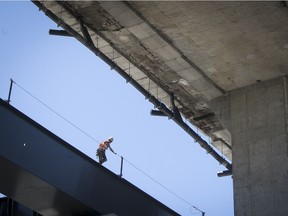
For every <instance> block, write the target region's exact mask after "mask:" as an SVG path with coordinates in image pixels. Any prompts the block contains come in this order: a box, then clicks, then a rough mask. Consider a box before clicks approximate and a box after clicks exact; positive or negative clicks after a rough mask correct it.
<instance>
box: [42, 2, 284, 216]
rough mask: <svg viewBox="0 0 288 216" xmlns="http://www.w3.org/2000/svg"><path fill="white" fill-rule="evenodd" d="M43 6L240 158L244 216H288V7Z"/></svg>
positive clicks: (239, 204) (237, 179) (238, 208)
mask: <svg viewBox="0 0 288 216" xmlns="http://www.w3.org/2000/svg"><path fill="white" fill-rule="evenodd" d="M38 3H39V4H40V5H41V6H40V8H41V9H42V10H43V11H44V12H45V13H46V14H47V13H48V12H49V13H52V14H53V15H54V16H55V17H56V18H55V19H54V21H56V22H57V24H58V25H60V26H62V27H63V28H64V27H65V25H68V26H69V28H71V29H73V30H72V31H73V36H74V37H76V38H77V39H78V40H79V41H80V42H82V43H83V41H85V37H84V36H83V32H82V31H81V25H80V23H81V22H82V23H83V24H84V25H85V26H86V27H87V28H88V31H89V35H90V36H91V39H92V42H93V43H94V45H95V46H96V47H97V48H98V49H99V50H100V51H101V52H102V53H104V54H105V55H106V56H107V57H108V58H109V59H111V60H113V62H115V64H117V66H118V67H120V68H122V69H123V70H125V71H126V72H127V74H128V75H129V76H131V77H132V78H133V79H134V80H136V82H137V83H139V84H140V85H141V86H142V87H143V88H145V89H146V90H147V91H149V92H151V94H152V95H153V96H155V98H157V99H159V100H160V101H162V102H163V103H164V104H165V105H167V107H169V108H171V109H172V108H173V107H172V103H171V101H170V98H171V94H173V95H174V96H175V104H176V106H177V107H178V109H179V111H180V112H181V115H182V116H183V117H184V118H185V119H187V121H188V122H190V123H192V124H193V125H195V126H196V127H198V128H199V129H200V130H202V131H203V132H204V133H206V134H207V135H208V136H210V137H211V140H212V144H213V145H214V146H215V147H216V148H217V149H218V150H219V151H221V153H223V155H224V156H225V157H226V158H228V159H229V160H231V161H232V160H233V179H234V191H235V196H234V199H235V215H237V216H238V215H240V216H242V215H261V216H263V215H287V212H288V209H287V207H286V206H285V204H287V203H288V200H287V199H288V198H287V197H288V193H287V188H288V186H287V185H288V184H287V183H288V182H287V175H288V174H287V166H288V165H287V164H288V163H287V141H286V136H287V130H286V128H287V121H286V120H287V107H288V105H287V92H286V89H287V84H286V78H284V79H283V77H285V76H287V75H288V61H287V59H288V25H287V21H288V7H287V1H282V2H276V1H263V2H261V1H255V2H245V1H203V2H202V1H169V2H162V1H153V2H151V1H148V2H145V1H132V2H120V1H115V2H110V1H69V2H68V1H67V2H66V1H65V2H61V1H39V2H38ZM38 7H39V5H38ZM64 29H65V28H64ZM87 47H88V48H89V46H87ZM232 153H233V157H232Z"/></svg>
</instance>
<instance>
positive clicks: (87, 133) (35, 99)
mask: <svg viewBox="0 0 288 216" xmlns="http://www.w3.org/2000/svg"><path fill="white" fill-rule="evenodd" d="M12 82H13V83H14V84H16V85H17V86H18V87H19V88H20V89H22V90H23V91H24V92H26V93H27V94H29V95H30V96H31V97H33V98H34V99H35V100H37V101H38V102H39V103H41V104H42V105H43V106H45V107H46V108H47V109H49V110H50V111H52V112H53V113H54V114H56V115H57V116H59V117H60V118H62V119H63V120H64V121H66V122H67V123H69V124H70V125H72V126H73V127H74V128H76V129H77V130H79V131H80V132H82V133H83V134H85V135H86V136H88V137H90V138H91V139H93V140H94V141H96V142H97V143H100V142H99V141H98V140H96V139H95V138H94V137H92V136H91V135H89V134H88V133H86V132H85V131H83V130H82V129H81V128H79V127H78V126H76V125H75V124H73V123H72V122H71V121H69V120H68V119H66V118H65V117H63V116H62V115H60V114H59V113H57V112H56V111H55V110H53V109H52V108H51V107H49V106H48V105H47V104H45V103H43V102H42V101H41V100H39V99H38V98H37V97H35V96H34V95H33V94H31V93H30V92H28V91H27V90H26V89H24V88H23V87H22V86H20V85H19V84H17V83H16V82H15V81H14V80H13V81H12Z"/></svg>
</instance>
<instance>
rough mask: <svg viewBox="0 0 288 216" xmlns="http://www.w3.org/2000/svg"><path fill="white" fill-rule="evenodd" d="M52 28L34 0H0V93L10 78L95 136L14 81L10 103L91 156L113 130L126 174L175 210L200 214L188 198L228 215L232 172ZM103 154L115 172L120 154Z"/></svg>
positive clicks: (212, 215)
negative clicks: (226, 174)
mask: <svg viewBox="0 0 288 216" xmlns="http://www.w3.org/2000/svg"><path fill="white" fill-rule="evenodd" d="M57 28H58V27H57V25H56V24H55V23H54V22H52V21H51V20H50V19H49V18H48V17H46V16H45V15H44V13H43V12H41V11H39V10H38V9H37V7H36V6H35V5H34V4H33V3H31V2H23V1H21V2H20V1H19V2H14V1H10V2H3V1H0V58H1V64H0V97H1V98H2V99H7V97H8V90H9V85H10V78H12V79H13V80H14V81H15V82H16V83H17V84H19V85H20V86H22V87H23V88H24V89H25V90H27V91H28V92H30V93H31V94H33V95H34V96H35V97H36V98H38V99H39V100H41V101H42V102H44V103H45V104H46V105H48V106H49V107H50V108H51V109H53V110H55V111H56V112H57V113H59V114H60V115H61V116H63V117H64V118H65V119H67V120H69V121H70V122H72V123H73V124H74V125H76V126H77V127H79V128H81V130H83V131H84V132H85V133H87V134H89V135H90V136H91V137H93V139H91V137H89V136H87V135H86V134H84V133H83V132H81V131H79V130H77V129H76V128H75V127H73V126H72V125H71V124H69V123H67V122H66V121H64V120H63V119H62V118H60V117H59V116H58V115H55V113H53V112H51V110H49V109H47V107H45V106H43V105H42V104H41V103H39V102H38V101H37V100H35V98H33V97H31V96H30V95H29V94H27V93H26V92H25V91H23V90H22V89H21V88H19V87H18V86H17V85H14V86H13V90H12V97H11V105H13V106H15V107H16V108H17V109H19V110H20V111H22V112H23V113H25V114H26V115H28V116H29V117H30V118H32V119H34V120H35V121H37V122H38V123H40V124H41V125H43V126H44V127H46V128H47V129H48V130H50V131H52V132H53V133H55V134H56V135H58V136H59V137H61V138H62V139H64V140H65V141H67V142H68V143H70V144H71V145H73V146H75V147H76V148H78V149H79V150H81V151H82V152H84V153H85V154H87V155H88V156H89V157H91V158H93V159H95V160H96V158H95V151H96V149H97V146H98V143H97V141H102V140H104V139H106V138H108V137H109V136H113V137H114V142H113V143H112V148H113V149H114V150H115V152H117V153H118V155H122V156H123V157H124V158H125V159H126V160H127V161H129V162H130V163H132V164H133V166H132V165H131V164H129V163H127V162H124V168H123V177H124V178H125V179H127V180H128V181H130V182H132V183H133V184H135V185H136V186H137V187H139V188H141V189H142V190H144V191H145V192H147V193H148V194H150V195H151V196H153V197H155V198H156V199H158V200H159V201H160V202H162V203H164V204H165V205H167V206H168V207H170V208H172V209H173V210H174V211H176V212H178V213H179V214H181V215H185V216H186V215H187V216H188V215H197V214H198V215H200V214H199V212H197V211H195V210H194V209H193V208H192V209H191V210H190V206H189V205H188V204H187V202H188V203H190V204H192V205H194V206H196V207H198V208H199V209H201V210H203V211H205V212H206V215H208V216H220V215H222V216H229V215H233V188H232V178H231V177H222V178H218V177H217V175H216V173H217V172H218V171H222V170H225V168H224V167H223V166H222V165H219V164H218V162H217V161H216V160H215V159H213V158H212V156H210V155H208V154H206V152H205V150H204V149H202V148H201V147H200V145H199V144H198V143H195V142H194V140H193V139H192V138H191V137H190V136H189V135H188V134H186V133H185V131H183V130H182V129H181V128H180V127H179V126H177V125H176V124H175V123H174V122H173V121H172V120H169V119H168V118H166V117H154V116H150V110H151V109H153V108H154V107H153V105H152V104H151V103H150V102H149V101H148V100H145V98H144V96H143V95H141V94H140V93H139V92H138V91H137V90H136V89H135V88H134V87H132V86H131V85H130V84H129V83H126V82H125V80H124V79H123V78H122V77H121V76H120V75H118V74H117V73H116V72H115V71H113V70H110V68H109V66H108V65H106V64H105V63H104V62H102V60H101V59H99V58H97V57H96V56H95V55H94V54H93V53H92V52H90V51H89V50H88V49H87V48H86V47H84V46H83V45H82V44H81V43H80V42H78V41H77V40H76V39H74V38H70V37H57V36H50V35H49V34H48V30H49V29H57ZM95 140H97V141H95ZM107 157H108V161H107V162H106V163H105V164H104V166H105V167H106V168H108V169H110V170H111V171H112V172H114V173H116V174H119V171H120V158H119V157H118V156H115V155H113V154H112V153H111V152H107ZM134 166H136V167H137V168H139V169H140V170H142V171H143V172H145V173H146V174H147V175H149V176H151V177H152V178H153V179H154V180H156V181H157V182H159V183H161V184H162V185H164V186H165V187H167V188H169V190H171V191H172V192H174V193H175V194H177V196H179V197H181V198H182V199H183V200H185V201H183V200H182V199H179V197H177V196H175V195H174V194H172V193H171V192H169V191H167V190H166V189H165V188H163V187H162V186H160V185H159V184H157V183H156V182H154V181H153V180H151V179H150V178H148V177H147V176H146V175H144V174H143V173H141V172H139V170H138V169H136V168H135V167H134Z"/></svg>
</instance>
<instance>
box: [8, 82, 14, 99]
mask: <svg viewBox="0 0 288 216" xmlns="http://www.w3.org/2000/svg"><path fill="white" fill-rule="evenodd" d="M13 82H14V81H13V80H12V79H10V88H9V95H8V100H7V102H8V104H9V103H10V101H11V100H10V98H11V93H12V87H13Z"/></svg>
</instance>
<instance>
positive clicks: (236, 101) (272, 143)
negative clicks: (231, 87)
mask: <svg viewBox="0 0 288 216" xmlns="http://www.w3.org/2000/svg"><path fill="white" fill-rule="evenodd" d="M287 82H288V78H287V77H281V78H278V79H274V80H271V81H267V82H263V83H258V84H255V85H252V86H249V87H246V88H242V89H238V90H235V91H232V92H230V93H229V94H228V95H226V96H225V97H223V98H219V99H217V100H215V101H214V102H213V105H214V107H215V108H217V106H218V108H217V109H218V113H219V114H221V113H222V117H223V122H225V123H226V124H227V125H226V126H228V127H229V128H230V132H231V135H232V143H233V149H232V154H233V185H234V212H235V216H246V215H251V216H252V215H253V216H258V215H259V216H260V215H261V216H266V215H267V216H271V215H277V216H286V215H287V213H288V205H287V204H288V144H287V143H288V142H287V116H288V112H287V110H288V106H287V104H288V103H287ZM227 107H228V109H227ZM223 111H225V113H224V112H223Z"/></svg>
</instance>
